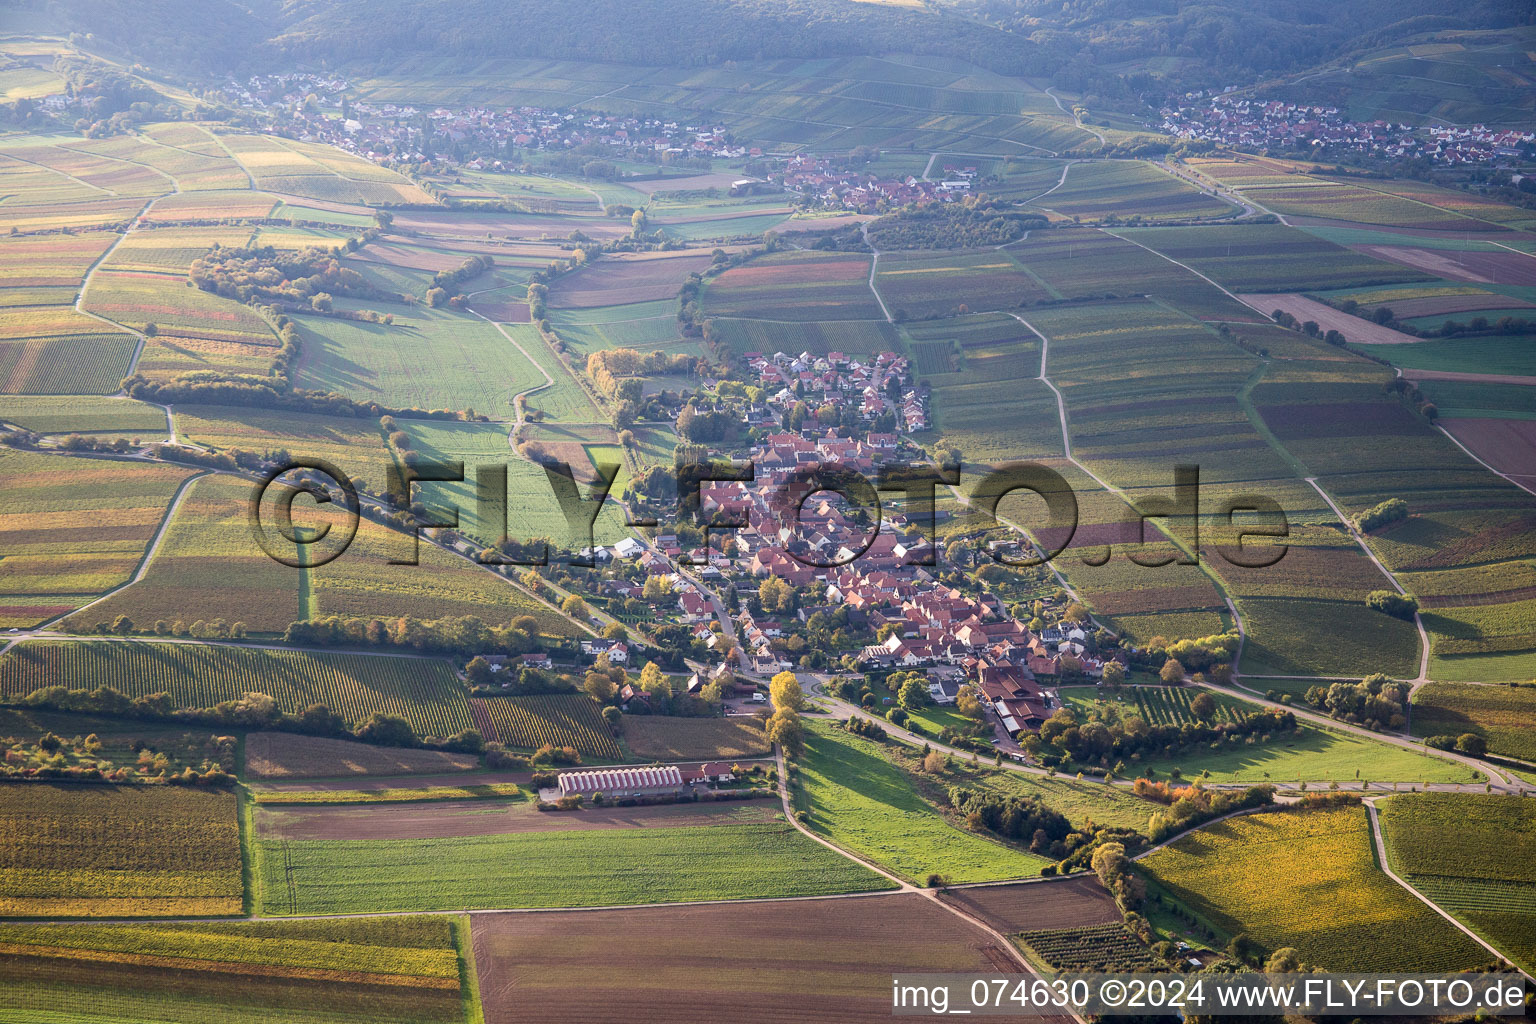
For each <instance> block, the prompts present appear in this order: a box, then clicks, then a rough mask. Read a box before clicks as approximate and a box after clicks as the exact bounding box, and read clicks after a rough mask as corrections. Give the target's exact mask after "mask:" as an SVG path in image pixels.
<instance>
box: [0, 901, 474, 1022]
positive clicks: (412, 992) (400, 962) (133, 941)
mask: <svg viewBox="0 0 1536 1024" xmlns="http://www.w3.org/2000/svg"><path fill="white" fill-rule="evenodd" d="M0 949H3V950H4V952H3V953H0V976H4V977H5V979H6V983H5V985H4V987H3V989H0V1016H3V1017H4V1018H5V1019H6V1020H50V1019H68V1020H71V1021H76V1022H79V1024H97V1022H107V1021H122V1020H141V1021H148V1020H157V1021H171V1020H180V1021H191V1020H251V1021H254V1020H267V1021H276V1020H305V1021H312V1022H315V1024H332V1022H338V1024H339V1022H343V1021H357V1020H374V1021H391V1022H397V1024H437V1022H443V1024H447V1022H457V1021H462V1020H463V1019H464V1011H463V1004H462V1002H461V997H460V987H459V965H458V952H457V950H456V948H455V944H454V936H453V924H452V922H451V921H449V920H448V919H447V918H442V917H439V918H418V917H397V918H390V919H388V920H344V921H289V922H282V923H276V924H274V923H272V922H260V923H249V922H227V923H226V922H218V923H200V924H190V923H189V924H110V925H108V924H74V925H67V926H64V925H49V924H9V925H4V926H0Z"/></svg>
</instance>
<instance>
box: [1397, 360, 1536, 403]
mask: <svg viewBox="0 0 1536 1024" xmlns="http://www.w3.org/2000/svg"><path fill="white" fill-rule="evenodd" d="M1404 347H1405V348H1406V347H1407V346H1404ZM1419 390H1421V391H1423V392H1424V393H1425V394H1426V395H1428V396H1429V397H1430V398H1431V399H1432V400H1433V401H1434V403H1435V408H1436V409H1439V410H1440V415H1441V416H1442V417H1444V418H1446V419H1461V418H1479V417H1486V418H1489V419H1514V420H1528V419H1536V412H1532V411H1531V389H1530V388H1529V387H1526V386H1525V385H1523V384H1490V383H1484V382H1482V381H1471V380H1426V381H1424V382H1423V384H1421V385H1420V386H1419Z"/></svg>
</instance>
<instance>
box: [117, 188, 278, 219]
mask: <svg viewBox="0 0 1536 1024" xmlns="http://www.w3.org/2000/svg"><path fill="white" fill-rule="evenodd" d="M276 206H277V197H276V196H274V195H268V194H267V193H265V192H244V191H230V192H181V193H178V194H176V195H170V196H163V197H161V198H160V199H156V200H155V205H154V206H151V207H150V208H149V212H148V213H146V214H145V215H144V220H145V222H146V223H147V222H150V221H155V222H160V223H169V222H172V221H189V220H225V219H236V220H245V219H250V218H258V217H266V216H268V215H269V214H271V212H272V210H273V208H274V207H276Z"/></svg>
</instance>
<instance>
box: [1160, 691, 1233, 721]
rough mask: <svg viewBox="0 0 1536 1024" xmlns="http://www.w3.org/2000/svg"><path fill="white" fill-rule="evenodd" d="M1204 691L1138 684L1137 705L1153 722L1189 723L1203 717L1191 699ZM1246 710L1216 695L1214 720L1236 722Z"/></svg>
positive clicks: (1212, 717)
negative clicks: (1192, 704)
mask: <svg viewBox="0 0 1536 1024" xmlns="http://www.w3.org/2000/svg"><path fill="white" fill-rule="evenodd" d="M1200 692H1203V691H1190V690H1188V689H1185V688H1184V687H1182V686H1138V687H1137V688H1136V706H1137V707H1138V708H1140V709H1141V717H1142V718H1143V719H1145V720H1146V721H1147V723H1148V724H1150V725H1189V724H1194V723H1196V722H1199V721H1200V718H1199V716H1197V715H1196V714H1195V713H1194V711H1192V710H1191V709H1190V706H1189V705H1190V702H1191V701H1193V700H1194V698H1195V697H1196V696H1198V694H1199V693H1200ZM1241 714H1242V709H1241V707H1240V706H1238V705H1236V704H1233V703H1229V702H1227V701H1225V700H1222V699H1220V698H1217V699H1216V713H1215V714H1214V715H1212V716H1211V721H1212V722H1213V723H1214V722H1235V721H1237V720H1238V717H1239V716H1240V715H1241Z"/></svg>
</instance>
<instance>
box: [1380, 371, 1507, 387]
mask: <svg viewBox="0 0 1536 1024" xmlns="http://www.w3.org/2000/svg"><path fill="white" fill-rule="evenodd" d="M1403 376H1404V377H1406V378H1408V379H1409V380H1465V381H1472V382H1474V383H1478V384H1519V385H1522V386H1525V387H1530V386H1533V385H1536V377H1529V376H1525V377H1522V376H1521V375H1519V374H1516V373H1461V372H1460V371H1457V370H1404V371H1403Z"/></svg>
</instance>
